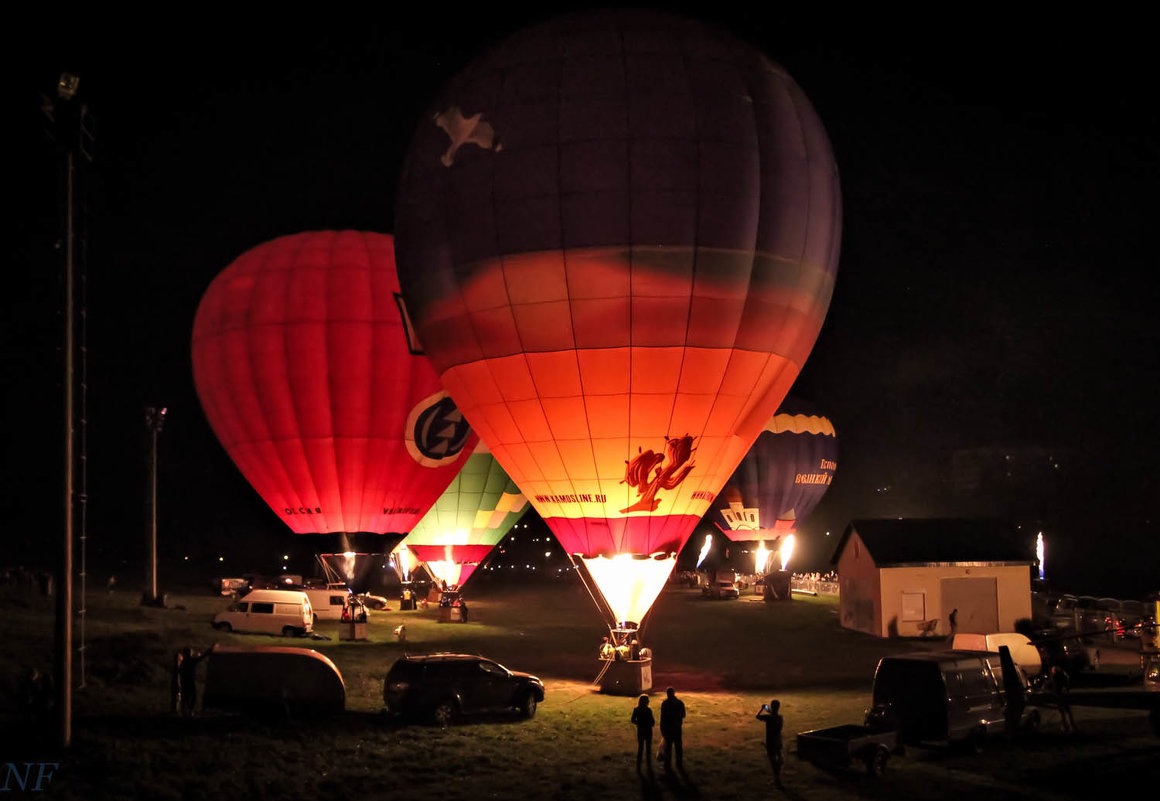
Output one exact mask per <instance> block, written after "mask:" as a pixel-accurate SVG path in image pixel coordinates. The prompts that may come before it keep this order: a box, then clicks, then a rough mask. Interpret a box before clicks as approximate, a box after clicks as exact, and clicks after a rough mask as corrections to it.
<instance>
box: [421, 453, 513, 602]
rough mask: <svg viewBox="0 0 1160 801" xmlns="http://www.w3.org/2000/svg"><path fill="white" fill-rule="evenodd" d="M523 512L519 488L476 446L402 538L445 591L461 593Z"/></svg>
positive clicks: (497, 463)
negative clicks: (457, 471)
mask: <svg viewBox="0 0 1160 801" xmlns="http://www.w3.org/2000/svg"><path fill="white" fill-rule="evenodd" d="M527 509H528V501H527V499H526V498H525V497H524V496H523V493H521V492H520V490H519V487H517V486H516V485H515V482H513V481H512V480H511V479H510V478H508V475H507V473H505V472H504V470H503V468H502V467H500V465H499V462H497V461H496V460H495V457H494V456H492V455H491V453H490V452H489V451H488V450H487V446H486V445H484V444H483V443H480V444H479V445H478V446H477V447H476V449H475V452H474V453H472V454H471V456H470V457H469V458H468V459H467V461H466V462H465V463H464V465H463V469H462V470H460V471H459V474H458V475H457V476H456V477H455V478H454V479H453V480H452V482H451V484H450V485H449V486H448V487H447V489H446V490H444V492H443V494H442V495H440V496H439V499H438V500H437V501H435V504H434V505H433V506H432V507H431V511H429V512H428V513H427V514H426V515H425V516H424V517H423V519H422V520H420V521H419V523H418V524H417V525H416V526H415V528H414V529H413V530H412V531H411V533H410V534H409V535H407V546H408V547H409V548H410V549H411V551H412V553H414V555H415V557H416V558H418V559H420V560H421V561H423V562H424V563H426V565H427V567H428V568H429V569H430V570H431V572H432V573H433V574H434V575H435V577H436V578H437V579H439V580H440V581H442V582H445V583H446V584H447V586H448V587H449V588H451V589H455V588H458V587H462V586H463V585H464V584H466V583H467V579H468V578H470V576H471V574H472V572H474V570H475V568H476V567H478V566H479V563H480V562H482V561H483V560H484V559H485V558H486V557H487V555H488V554H489V553H491V550H492V549H493V548H494V547H495V546H496V545H497V544H498V543H499V541H500V540H502V539H503V538H504V537H505V536H506V535H507V533H508V531H510V530H511V528H512V526H514V525H515V524H516V521H518V520H519V519H520V518H521V517H522V516H523V514H524V512H526V511H527Z"/></svg>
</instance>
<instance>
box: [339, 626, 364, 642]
mask: <svg viewBox="0 0 1160 801" xmlns="http://www.w3.org/2000/svg"><path fill="white" fill-rule="evenodd" d="M366 638H367V624H366V623H364V622H358V623H350V622H344V623H340V624H339V626H338V639H340V640H351V641H354V642H360V641H365V640H366Z"/></svg>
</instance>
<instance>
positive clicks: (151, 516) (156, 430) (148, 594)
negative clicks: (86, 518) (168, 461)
mask: <svg viewBox="0 0 1160 801" xmlns="http://www.w3.org/2000/svg"><path fill="white" fill-rule="evenodd" d="M165 412H166V408H165V407H164V406H162V407H160V408H159V407H156V406H147V407H145V428H146V429H148V431H149V477H148V479H147V480H148V485H147V487H146V494H147V496H148V498H149V502H148V509H149V511H148V528H149V561H148V563H147V564H146V567H145V579H146V587H145V593H144V595H143V596H142V598H141V603H142V604H144V605H148V606H154V605H156V604H157V603H158V602H159V597H160V596H159V595H158V594H157V436H158V435H159V434H160V433H161V427H162V426H163V425H164V424H165Z"/></svg>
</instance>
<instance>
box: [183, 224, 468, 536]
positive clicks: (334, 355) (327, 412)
mask: <svg viewBox="0 0 1160 801" xmlns="http://www.w3.org/2000/svg"><path fill="white" fill-rule="evenodd" d="M412 345H413V343H412V342H411V340H410V338H409V334H408V329H407V327H406V326H405V321H404V314H403V310H402V305H401V303H400V296H399V286H398V278H397V276H396V272H395V257H394V245H393V242H392V239H391V237H389V236H385V235H382V234H372V233H361V232H358V231H341V232H335V231H317V232H312V233H303V234H296V235H294V236H286V237H282V238H280V239H275V240H273V241H271V242H267V243H265V244H262V245H259V246H257V247H255V248H253V249H252V250H250V251H247V252H246V253H244V254H242V255H241V256H240V257H238V259H237V260H236V261H234V262H233V263H232V264H231V265H230V266H229V267H227V268H226V269H225V270H224V271H223V272H222V273H221V274H220V275H218V277H217V278H215V279H214V281H213V282H212V283H211V284H210V286H209V289H207V290H206V293H205V296H204V297H203V298H202V301H201V304H200V305H199V306H198V310H197V316H196V319H195V320H194V326H193V354H192V355H193V376H194V383H195V384H196V386H197V393H198V397H199V398H200V399H201V405H202V408H203V409H204V410H205V415H206V417H207V418H208V420H209V423H210V426H211V428H213V431H214V433H215V434H216V435H217V437H218V439H219V440H220V441H221V443H222V445H223V447H225V449H226V452H227V453H229V455H230V457H231V458H232V459H233V460H234V463H235V464H236V465H237V466H238V469H239V470H241V472H242V474H243V475H244V476H245V477H246V479H247V480H249V482H250V483H251V484H252V485H253V487H254V489H255V490H257V491H258V494H260V495H261V496H262V498H263V499H264V500H265V501H266V503H268V504H269V505H270V508H272V509H273V510H274V512H275V513H276V514H277V515H278V517H279V518H280V519H281V520H282V521H283V522H285V523H286V525H288V526H289V527H290V528H291V529H292V530H294V531H295V532H298V533H300V534H304V533H324V532H373V533H385V532H406V531H409V530H410V529H411V528H412V527H413V526H414V525H415V523H417V522H418V521H419V519H420V518H422V516H423V515H424V514H425V513H426V511H427V509H428V508H429V507H430V505H431V503H432V502H433V501H434V500H435V499H436V498H437V497H439V493H441V492H442V491H443V490H444V489H445V488H446V487H447V484H448V483H449V482H450V481H451V479H452V478H453V477H454V476H455V474H456V472H458V470H459V468H460V467H461V466H462V464H463V461H464V460H465V459H466V458H467V455H468V454H469V453H470V452H471V449H472V448H473V447H474V445H475V441H476V437H475V435H474V434H473V433H472V432H471V430H470V428H469V427H468V425H467V423H466V421H465V420H464V418H463V415H462V414H461V413H460V411H459V410H458V409H456V407H455V404H454V403H453V402H452V401H451V399H450V398H449V397H447V393H446V392H444V390H443V388H442V385H441V384H440V382H439V378H438V376H437V375H436V374H435V371H434V370H433V368H432V367H431V365H430V364H429V363H428V362H427V360H426V358H425V357H424V356H422V355H419V354H416V353H415V352H413V347H412Z"/></svg>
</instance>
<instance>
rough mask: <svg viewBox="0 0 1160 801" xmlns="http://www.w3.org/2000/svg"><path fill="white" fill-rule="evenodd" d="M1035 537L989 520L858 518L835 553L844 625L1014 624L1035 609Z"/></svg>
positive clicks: (919, 631) (982, 630)
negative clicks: (1027, 537) (1029, 539)
mask: <svg viewBox="0 0 1160 801" xmlns="http://www.w3.org/2000/svg"><path fill="white" fill-rule="evenodd" d="M1030 551H1031V543H1029V542H1028V543H1024V542H1022V540H1021V538H1020V536H1019V534H1018V532H1017V531H1016V530H1015V528H1014V527H1013V526H1010V525H1008V524H1005V523H1000V522H995V521H990V520H940V519H903V520H854V521H852V522H851V523H850V525H848V526H847V527H846V530H845V531H844V532H843V533H842V538H841V540H840V541H839V542H838V547H837V549H836V550H835V552H834V557H833V559H832V560H831V561H832V562H833V563H834V564H835V565H837V569H838V581H839V592H840V599H839V615H840V620H841V624H842V626H843V627H844V628H848V629H854V630H856V631H864V632H866V633H867V634H873V635H875V636H877V637H915V636H923V635H935V636H947V635H949V634H950V633H951V630H950V615H951V613H952V611H953V612H955V623H956V630H957V631H958V632H962V633H977V634H989V633H992V632H997V631H1014V630H1015V621H1016V620H1019V619H1020V618H1030V617H1031V565H1032V564H1033V563H1034V558H1033V556H1032V555H1031V553H1030Z"/></svg>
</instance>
